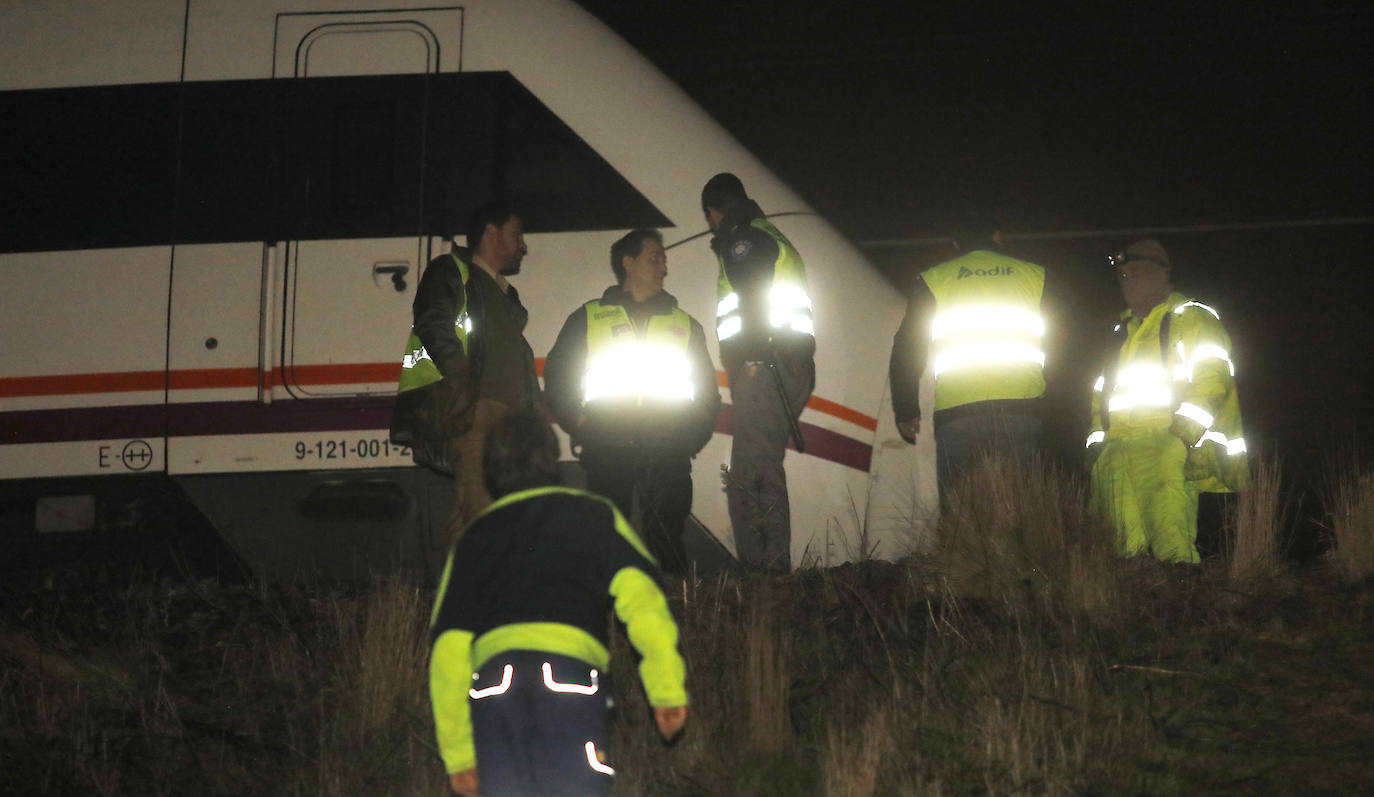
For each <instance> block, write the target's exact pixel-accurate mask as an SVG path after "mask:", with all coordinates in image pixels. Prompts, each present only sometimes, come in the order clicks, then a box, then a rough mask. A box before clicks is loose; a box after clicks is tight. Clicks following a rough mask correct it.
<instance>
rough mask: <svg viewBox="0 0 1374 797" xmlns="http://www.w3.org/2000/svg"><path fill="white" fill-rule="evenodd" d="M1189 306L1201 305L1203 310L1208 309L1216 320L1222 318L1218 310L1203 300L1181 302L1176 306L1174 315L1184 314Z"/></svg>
mask: <svg viewBox="0 0 1374 797" xmlns="http://www.w3.org/2000/svg"><path fill="white" fill-rule="evenodd" d="M1189 307H1201V308H1202V309H1203V310H1206V311H1207V312H1209V313H1211V314H1212V317H1213V318H1215V319H1216V320H1218V321H1220V320H1221V316H1220V315H1217V311H1216V310H1213V309H1212V308H1210V307H1208V306H1207V305H1205V304H1203V303H1202V302H1184V303H1183V304H1180V305H1179V306H1178V307H1175V308H1174V315H1183V311H1184V310H1186V309H1187V308H1189Z"/></svg>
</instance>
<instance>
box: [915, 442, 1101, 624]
mask: <svg viewBox="0 0 1374 797" xmlns="http://www.w3.org/2000/svg"><path fill="white" fill-rule="evenodd" d="M1083 496H1084V493H1083V486H1082V484H1081V483H1080V482H1079V481H1078V480H1076V479H1074V478H1071V477H1069V476H1067V475H1066V474H1063V473H1062V472H1060V471H1058V470H1057V469H1055V468H1053V467H1050V466H1046V465H1044V464H1042V463H1040V462H1031V463H1023V462H1021V461H1019V460H1017V459H1015V458H1013V457H1003V456H997V455H988V456H985V457H982V458H980V459H978V460H977V461H976V462H975V463H974V464H973V465H972V466H971V467H970V468H968V469H967V471H966V472H965V473H964V474H963V477H962V478H961V479H960V480H959V481H958V483H957V484H955V485H954V486H953V488H952V489H951V490H950V501H949V506H950V508H949V510H948V511H946V512H945V514H944V515H943V516H942V517H941V519H940V527H939V535H940V542H939V557H940V562H941V564H942V566H943V568H944V569H945V571H946V572H947V573H948V575H949V577H950V579H951V581H952V583H953V585H954V587H955V589H956V591H957V592H959V593H960V594H965V595H977V596H982V597H987V598H992V599H995V600H999V601H1002V602H1005V603H1007V604H1009V605H1012V606H1026V605H1029V604H1036V605H1041V606H1047V605H1060V606H1063V607H1065V608H1068V609H1070V610H1071V611H1075V612H1092V611H1097V610H1101V609H1105V608H1107V607H1108V606H1110V605H1111V603H1112V601H1113V591H1114V589H1115V577H1114V574H1115V568H1114V559H1115V557H1114V554H1113V550H1112V546H1111V537H1110V535H1109V533H1108V532H1107V531H1106V530H1105V529H1104V528H1103V527H1102V526H1101V525H1100V524H1099V523H1098V522H1097V521H1096V520H1095V519H1094V518H1092V517H1091V516H1089V514H1088V513H1087V511H1086V510H1085V508H1084V500H1083ZM1047 602H1048V603H1047Z"/></svg>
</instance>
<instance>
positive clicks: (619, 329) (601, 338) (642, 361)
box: [582, 301, 696, 406]
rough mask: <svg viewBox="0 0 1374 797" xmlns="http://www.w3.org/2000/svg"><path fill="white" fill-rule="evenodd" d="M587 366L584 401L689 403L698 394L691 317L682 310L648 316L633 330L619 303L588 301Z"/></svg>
mask: <svg viewBox="0 0 1374 797" xmlns="http://www.w3.org/2000/svg"><path fill="white" fill-rule="evenodd" d="M584 307H585V308H586V312H587V366H586V370H585V371H584V372H583V376H582V400H583V402H585V403H586V404H587V405H589V406H590V405H593V404H595V403H597V402H603V401H605V402H617V403H623V402H625V401H631V402H634V403H642V402H644V401H646V400H649V401H657V402H664V401H691V400H692V399H694V398H695V397H696V396H695V393H696V389H695V387H694V383H693V380H692V362H691V358H690V357H689V356H688V351H687V349H688V344H689V343H690V342H691V339H692V318H691V316H689V315H687V313H686V312H684V311H683V310H682V309H681V308H678V307H674V308H673V311H672V312H671V313H668V314H665V315H658V314H655V315H653V316H650V318H649V323H648V324H647V325H646V326H645V328H644V330H643V331H642V333H641V331H639V330H636V329H635V326H634V324H633V323H632V322H631V321H630V316H629V314H628V313H626V312H625V308H624V307H622V306H621V305H618V304H602V303H601V302H599V301H591V302H587V304H586V305H584Z"/></svg>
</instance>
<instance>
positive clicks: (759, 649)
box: [742, 601, 792, 755]
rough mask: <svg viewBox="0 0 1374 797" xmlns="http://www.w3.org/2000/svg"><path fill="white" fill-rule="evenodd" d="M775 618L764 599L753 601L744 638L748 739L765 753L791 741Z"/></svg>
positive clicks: (783, 652) (783, 645)
mask: <svg viewBox="0 0 1374 797" xmlns="http://www.w3.org/2000/svg"><path fill="white" fill-rule="evenodd" d="M774 620H775V610H774V609H772V608H771V607H769V606H768V605H767V601H765V602H763V603H761V604H755V605H754V606H753V607H751V608H750V610H749V620H748V626H747V629H746V632H745V639H744V642H745V649H744V650H745V652H744V672H743V673H742V675H743V681H742V683H745V684H748V685H749V688H748V690H747V703H746V705H747V706H748V710H749V714H748V716H749V741H750V742H751V743H752V744H753V746H754V748H755V749H756V750H758V751H759V752H760V753H764V754H766V755H771V754H774V753H778V752H781V751H782V750H783V749H785V748H786V747H787V745H788V744H789V743H790V742H791V741H792V718H791V716H790V715H789V713H788V703H787V693H788V687H789V685H790V683H789V678H790V675H791V674H790V672H789V662H788V654H787V641H786V640H785V639H784V638H782V637H781V636H780V635H779V634H778V632H777V631H776V630H775V629H774V628H773V622H774Z"/></svg>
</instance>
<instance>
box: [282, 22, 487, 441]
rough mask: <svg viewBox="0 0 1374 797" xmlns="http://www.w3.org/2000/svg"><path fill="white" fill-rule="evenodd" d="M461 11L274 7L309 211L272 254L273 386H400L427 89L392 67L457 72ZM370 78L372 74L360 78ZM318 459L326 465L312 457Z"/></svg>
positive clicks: (417, 261)
mask: <svg viewBox="0 0 1374 797" xmlns="http://www.w3.org/2000/svg"><path fill="white" fill-rule="evenodd" d="M462 21H463V17H462V10H461V9H457V8H450V9H428V10H413V11H408V10H399V11H387V12H358V13H324V14H281V15H279V16H278V17H277V23H276V48H275V54H274V59H273V76H274V77H300V78H342V77H345V76H348V77H354V78H359V79H349V80H324V81H317V80H308V81H301V84H302V86H301V89H300V95H299V96H298V98H297V102H296V103H295V107H296V113H295V114H293V133H292V138H293V140H294V141H295V142H296V146H295V147H293V150H294V151H292V152H291V153H290V154H289V155H288V160H295V161H300V162H296V163H288V164H286V167H287V168H288V169H290V171H291V173H292V175H293V179H294V180H295V181H296V182H297V185H296V186H294V187H293V190H295V191H297V192H299V195H300V198H301V201H300V204H299V206H298V207H299V209H300V212H301V213H303V216H304V218H302V219H299V223H298V224H297V225H295V226H296V228H297V229H298V230H300V233H299V234H298V236H297V239H296V240H291V241H283V242H279V244H278V250H277V252H276V253H274V256H275V257H276V258H277V260H278V262H279V263H280V267H279V268H278V269H277V271H279V273H278V274H276V275H274V278H275V279H277V280H280V282H281V285H280V291H279V292H278V293H277V295H279V296H281V297H282V299H283V304H282V305H281V314H280V316H279V318H278V320H279V321H280V326H279V327H278V329H279V335H280V339H279V346H276V347H274V348H275V349H276V353H277V356H278V357H279V362H278V363H276V366H277V368H276V369H275V373H276V375H277V377H278V379H279V385H278V387H277V394H278V396H279V397H283V398H285V397H289V398H292V399H304V400H309V399H339V398H341V397H344V396H366V395H378V396H381V395H386V394H391V393H393V392H394V391H395V387H396V378H397V374H398V371H399V359H400V354H401V351H400V350H401V346H402V344H403V343H404V337H405V331H406V328H407V326H408V324H409V318H410V305H411V302H412V300H413V298H414V295H415V287H416V284H417V283H418V281H419V272H420V269H421V268H422V267H423V265H424V264H425V263H426V262H427V261H428V258H429V257H430V252H431V250H432V249H434V247H435V244H436V242H434V241H430V240H427V239H426V238H424V237H423V236H421V234H420V231H419V225H420V219H421V214H422V211H423V208H422V207H421V203H422V198H423V196H424V192H423V190H422V188H423V178H424V172H423V167H424V163H425V150H426V147H427V146H432V145H433V142H427V141H426V140H425V118H426V113H427V96H426V88H425V85H424V84H423V83H417V82H415V81H405V82H397V81H394V80H387V79H386V78H385V76H387V75H414V74H419V73H434V72H439V71H457V70H458V65H459V63H460V60H459V59H460V55H461V35H462ZM361 76H374V77H361ZM320 464H326V463H320Z"/></svg>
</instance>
